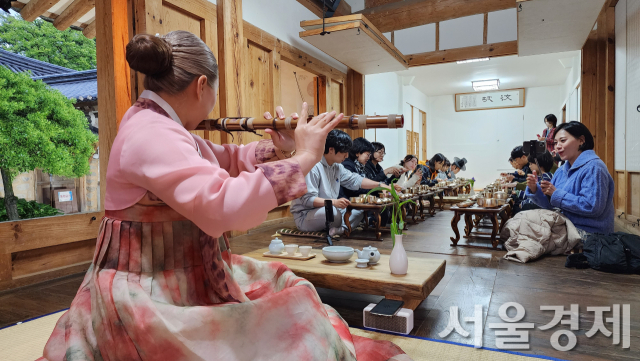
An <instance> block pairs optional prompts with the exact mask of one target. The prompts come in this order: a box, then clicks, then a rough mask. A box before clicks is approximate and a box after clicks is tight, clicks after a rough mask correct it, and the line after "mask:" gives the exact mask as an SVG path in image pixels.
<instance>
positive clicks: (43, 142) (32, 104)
mask: <svg viewBox="0 0 640 361" xmlns="http://www.w3.org/2000/svg"><path fill="white" fill-rule="evenodd" d="M97 141H98V137H97V136H95V135H94V134H92V133H91V131H89V124H88V122H87V119H86V118H85V116H84V114H83V113H82V112H81V111H79V110H77V109H75V108H74V106H73V101H71V100H69V99H67V98H66V97H65V96H64V95H62V93H60V92H59V91H57V90H54V89H51V88H50V87H49V86H48V85H46V84H45V83H43V82H42V81H33V80H32V79H31V78H30V77H29V75H28V74H26V73H13V72H12V71H11V70H9V69H7V68H6V67H4V66H0V168H2V169H6V170H8V171H10V174H12V175H16V174H18V173H22V172H27V171H31V170H34V169H36V168H40V169H42V170H43V171H44V172H46V173H51V174H54V175H60V176H65V177H81V176H83V175H85V174H87V173H89V160H90V157H91V156H92V155H93V153H94V152H95V148H94V144H96V142H97Z"/></svg>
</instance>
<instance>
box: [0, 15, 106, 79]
mask: <svg viewBox="0 0 640 361" xmlns="http://www.w3.org/2000/svg"><path fill="white" fill-rule="evenodd" d="M0 48H1V49H4V50H7V51H10V52H12V53H16V54H20V55H24V56H28V57H29V58H33V59H38V60H42V61H46V62H47V63H50V64H55V65H60V66H64V67H66V68H70V69H74V70H89V69H95V68H96V43H95V40H92V39H87V38H86V37H85V36H84V35H82V32H80V31H78V30H72V29H67V30H65V31H60V30H58V29H56V28H55V27H54V26H53V24H51V23H50V22H48V21H44V20H42V19H36V20H34V21H33V22H28V21H24V20H22V18H20V15H16V16H15V17H14V16H11V15H7V14H4V13H2V14H0Z"/></svg>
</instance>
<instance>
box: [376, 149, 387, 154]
mask: <svg viewBox="0 0 640 361" xmlns="http://www.w3.org/2000/svg"><path fill="white" fill-rule="evenodd" d="M376 153H378V154H380V155H387V153H386V152H385V151H384V150H382V149H380V150H379V151H377V152H376Z"/></svg>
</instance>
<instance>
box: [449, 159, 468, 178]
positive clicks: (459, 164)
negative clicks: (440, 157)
mask: <svg viewBox="0 0 640 361" xmlns="http://www.w3.org/2000/svg"><path fill="white" fill-rule="evenodd" d="M461 170H462V171H466V170H467V158H462V159H460V158H458V157H453V163H451V170H450V172H449V173H450V176H451V177H450V178H451V179H456V174H458V173H460V171H461Z"/></svg>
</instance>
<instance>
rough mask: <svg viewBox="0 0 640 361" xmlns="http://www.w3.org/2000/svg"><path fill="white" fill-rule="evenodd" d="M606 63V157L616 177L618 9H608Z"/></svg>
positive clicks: (605, 160) (606, 162) (613, 175)
mask: <svg viewBox="0 0 640 361" xmlns="http://www.w3.org/2000/svg"><path fill="white" fill-rule="evenodd" d="M605 17H606V30H605V33H606V41H607V42H606V54H605V58H606V65H605V86H606V88H605V93H606V94H605V138H606V139H605V144H606V150H605V159H603V160H604V163H605V164H606V165H607V169H608V170H609V174H611V176H612V177H615V176H616V174H615V134H614V133H615V123H616V120H615V108H616V107H615V85H616V84H615V82H616V41H615V37H616V9H615V7H608V8H607V10H606V15H605Z"/></svg>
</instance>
